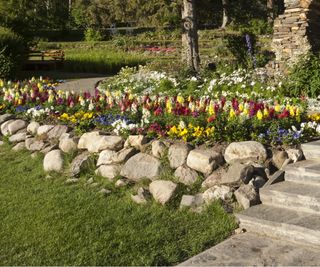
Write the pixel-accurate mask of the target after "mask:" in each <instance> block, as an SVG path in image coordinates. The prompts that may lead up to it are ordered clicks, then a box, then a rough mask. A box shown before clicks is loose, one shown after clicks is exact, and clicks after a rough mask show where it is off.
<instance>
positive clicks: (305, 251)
mask: <svg viewBox="0 0 320 267" xmlns="http://www.w3.org/2000/svg"><path fill="white" fill-rule="evenodd" d="M319 262H320V253H319V249H318V248H314V247H311V246H305V245H301V244H297V243H291V242H288V241H286V240H279V239H276V238H270V237H266V236H262V235H257V234H254V233H244V234H239V235H234V236H232V237H231V238H229V239H227V240H225V241H223V242H222V243H220V244H218V245H216V246H214V247H212V248H210V249H208V250H206V251H204V252H202V253H200V254H199V255H196V256H194V257H192V258H191V259H188V260H187V261H185V262H183V263H180V264H179V265H178V266H318V265H319Z"/></svg>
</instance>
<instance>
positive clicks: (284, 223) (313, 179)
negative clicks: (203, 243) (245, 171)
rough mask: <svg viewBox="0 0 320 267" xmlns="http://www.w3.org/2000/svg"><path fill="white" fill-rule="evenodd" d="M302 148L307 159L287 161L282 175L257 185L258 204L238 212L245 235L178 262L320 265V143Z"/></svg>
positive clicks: (183, 264)
mask: <svg viewBox="0 0 320 267" xmlns="http://www.w3.org/2000/svg"><path fill="white" fill-rule="evenodd" d="M302 150H303V153H304V155H305V158H306V160H304V161H300V162H297V163H294V164H290V165H288V166H287V167H285V170H284V171H285V174H284V175H283V173H282V175H281V176H278V179H275V180H273V182H274V183H272V179H270V182H269V183H268V186H266V187H264V188H262V189H260V198H261V202H262V204H261V205H258V206H253V207H251V208H249V209H247V210H244V211H243V212H241V213H239V214H236V217H237V218H238V220H239V222H240V227H241V228H242V229H245V231H246V233H244V234H239V235H235V236H233V237H231V238H230V239H228V240H226V241H224V242H222V243H220V244H218V245H217V246H215V247H213V248H210V249H208V250H207V251H205V252H203V253H201V254H199V255H197V256H195V257H193V258H191V259H189V260H187V261H186V262H184V263H182V264H180V265H181V266H223V265H229V266H252V265H254V266H257V265H262V266H266V265H267V266H268V265H270V266H274V265H282V266H319V263H320V254H319V251H320V141H315V142H310V143H307V144H303V145H302ZM279 180H280V182H277V181H279Z"/></svg>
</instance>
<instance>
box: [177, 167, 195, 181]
mask: <svg viewBox="0 0 320 267" xmlns="http://www.w3.org/2000/svg"><path fill="white" fill-rule="evenodd" d="M174 176H175V177H177V178H179V182H180V183H183V184H185V185H193V184H194V183H195V182H196V181H197V179H198V173H197V172H196V171H194V170H192V169H190V168H189V167H187V166H180V167H178V168H177V169H176V171H175V172H174Z"/></svg>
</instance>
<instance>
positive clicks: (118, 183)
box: [114, 179, 129, 187]
mask: <svg viewBox="0 0 320 267" xmlns="http://www.w3.org/2000/svg"><path fill="white" fill-rule="evenodd" d="M128 184H129V181H128V180H126V179H119V180H117V181H116V183H115V184H114V185H115V187H124V186H127V185H128Z"/></svg>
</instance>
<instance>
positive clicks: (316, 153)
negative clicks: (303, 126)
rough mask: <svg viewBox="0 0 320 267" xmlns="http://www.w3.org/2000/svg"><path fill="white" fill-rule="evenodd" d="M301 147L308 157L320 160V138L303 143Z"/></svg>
mask: <svg viewBox="0 0 320 267" xmlns="http://www.w3.org/2000/svg"><path fill="white" fill-rule="evenodd" d="M301 149H302V151H303V154H304V156H305V158H306V159H318V160H320V140H318V141H314V142H309V143H305V144H302V145H301Z"/></svg>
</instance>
